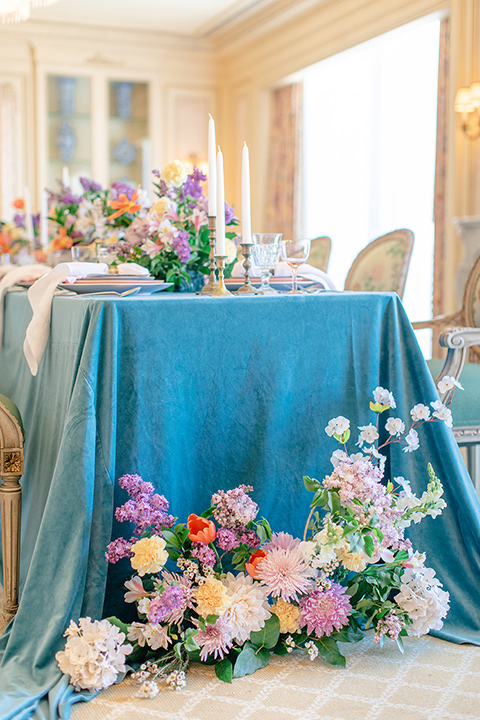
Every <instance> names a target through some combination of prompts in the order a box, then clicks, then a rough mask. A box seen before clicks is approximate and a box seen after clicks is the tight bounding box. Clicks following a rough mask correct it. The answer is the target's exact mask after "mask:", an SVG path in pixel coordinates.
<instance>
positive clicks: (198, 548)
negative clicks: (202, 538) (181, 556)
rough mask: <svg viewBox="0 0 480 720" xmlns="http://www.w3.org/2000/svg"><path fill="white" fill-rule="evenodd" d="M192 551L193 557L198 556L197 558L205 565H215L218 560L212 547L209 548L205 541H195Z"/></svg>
mask: <svg viewBox="0 0 480 720" xmlns="http://www.w3.org/2000/svg"><path fill="white" fill-rule="evenodd" d="M191 552H192V557H194V558H197V560H200V562H201V563H203V564H204V565H209V566H210V567H214V565H215V563H216V561H217V559H216V557H215V553H214V552H213V550H212V548H209V547H208V546H207V545H204V544H203V543H193V545H192V550H191Z"/></svg>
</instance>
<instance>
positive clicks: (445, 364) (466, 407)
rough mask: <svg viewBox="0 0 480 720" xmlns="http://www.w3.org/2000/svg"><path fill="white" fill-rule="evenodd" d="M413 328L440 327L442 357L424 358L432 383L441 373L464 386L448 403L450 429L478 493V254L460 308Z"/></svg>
mask: <svg viewBox="0 0 480 720" xmlns="http://www.w3.org/2000/svg"><path fill="white" fill-rule="evenodd" d="M452 325H454V326H458V327H452ZM413 328H414V329H415V330H422V329H424V328H432V329H433V328H435V329H439V330H442V328H443V331H442V332H441V334H440V337H439V342H440V344H441V345H442V346H443V347H445V348H447V356H446V359H445V361H443V360H427V364H428V367H429V369H430V372H431V373H432V375H433V377H434V378H435V382H436V383H438V382H439V381H440V380H441V379H442V377H443V376H444V375H451V376H453V377H455V378H456V379H457V380H459V382H460V383H461V384H462V386H463V388H464V390H463V391H462V390H457V391H456V393H455V395H454V398H453V401H452V404H451V406H450V408H451V411H452V415H453V422H454V427H453V433H454V435H455V438H456V440H457V443H458V445H459V446H460V447H464V448H465V450H466V455H467V468H468V471H469V473H470V476H471V478H472V480H473V482H474V483H475V487H476V489H477V492H478V493H479V494H480V364H479V363H480V258H478V259H477V261H476V262H475V264H474V266H473V268H472V270H471V271H470V274H469V276H468V280H467V284H466V285H465V291H464V294H463V303H462V307H461V309H460V310H459V311H458V312H456V313H453V314H451V315H438V316H437V317H434V318H432V319H431V320H426V321H424V322H414V323H413ZM467 360H469V362H466V361H467ZM440 397H441V399H442V400H447V399H448V393H447V394H443V395H442V393H440Z"/></svg>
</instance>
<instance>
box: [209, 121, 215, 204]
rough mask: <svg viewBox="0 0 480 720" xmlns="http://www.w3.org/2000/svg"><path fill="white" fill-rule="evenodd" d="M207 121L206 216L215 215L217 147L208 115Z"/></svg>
mask: <svg viewBox="0 0 480 720" xmlns="http://www.w3.org/2000/svg"><path fill="white" fill-rule="evenodd" d="M209 118H210V120H209V121H208V214H209V215H210V216H212V217H213V216H215V215H216V214H217V157H216V150H217V145H216V141H215V121H214V119H213V118H212V116H211V115H210V114H209Z"/></svg>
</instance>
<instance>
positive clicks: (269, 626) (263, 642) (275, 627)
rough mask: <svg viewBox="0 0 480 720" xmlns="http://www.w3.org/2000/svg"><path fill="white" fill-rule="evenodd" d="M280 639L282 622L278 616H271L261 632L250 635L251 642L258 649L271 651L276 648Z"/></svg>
mask: <svg viewBox="0 0 480 720" xmlns="http://www.w3.org/2000/svg"><path fill="white" fill-rule="evenodd" d="M279 637H280V620H279V619H278V617H277V616H276V615H271V616H270V617H269V619H268V620H267V621H266V622H265V625H264V626H263V628H262V629H261V630H259V631H258V632H252V633H250V642H251V643H252V645H256V647H266V648H268V649H269V650H270V649H272V648H274V647H275V645H276V644H277V642H278V638H279Z"/></svg>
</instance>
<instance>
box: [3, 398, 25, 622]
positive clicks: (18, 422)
mask: <svg viewBox="0 0 480 720" xmlns="http://www.w3.org/2000/svg"><path fill="white" fill-rule="evenodd" d="M23 440H24V431H23V423H22V417H21V415H20V411H19V410H18V408H17V406H16V405H15V403H13V402H12V401H11V400H10V399H9V398H7V397H5V395H0V479H1V481H2V484H1V485H0V521H1V526H2V559H3V588H4V612H5V614H6V615H7V616H8V617H13V616H14V615H15V613H16V612H17V609H18V584H19V568H20V513H21V504H22V488H21V485H20V482H19V481H20V478H21V476H22V475H23Z"/></svg>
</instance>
